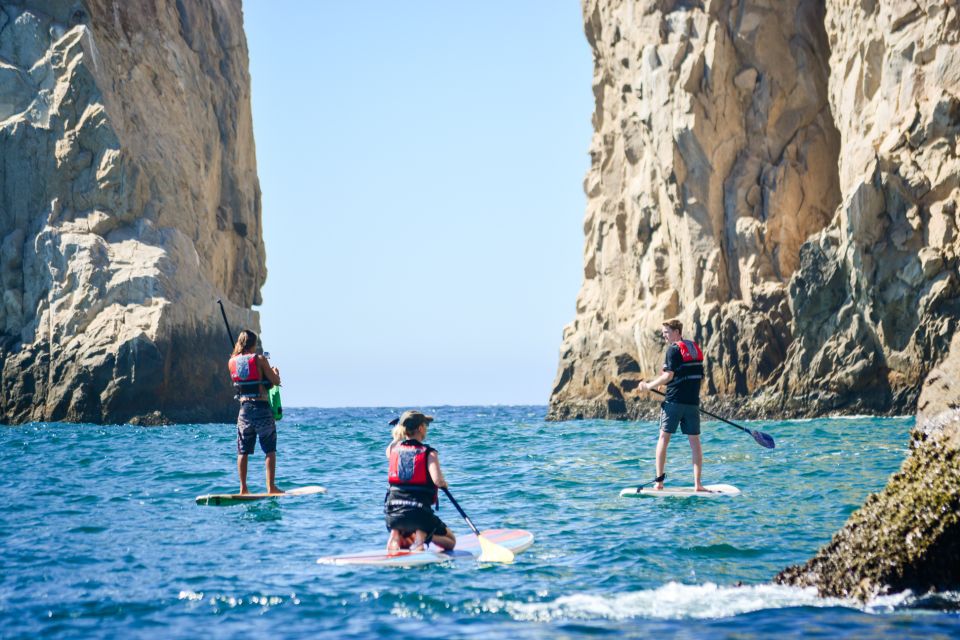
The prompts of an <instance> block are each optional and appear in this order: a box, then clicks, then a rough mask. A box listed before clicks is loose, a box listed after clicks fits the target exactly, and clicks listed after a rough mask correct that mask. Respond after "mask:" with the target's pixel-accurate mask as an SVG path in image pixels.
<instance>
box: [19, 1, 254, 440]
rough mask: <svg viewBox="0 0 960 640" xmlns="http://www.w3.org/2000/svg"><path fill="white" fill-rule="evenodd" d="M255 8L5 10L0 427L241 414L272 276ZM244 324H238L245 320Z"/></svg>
mask: <svg viewBox="0 0 960 640" xmlns="http://www.w3.org/2000/svg"><path fill="white" fill-rule="evenodd" d="M249 92H250V81H249V76H248V72H247V51H246V42H245V38H244V34H243V29H242V15H241V8H240V3H239V2H236V1H235V0H203V1H198V2H190V3H185V2H179V1H176V0H169V1H167V0H138V1H133V0H124V1H123V2H119V1H116V0H84V1H74V2H69V1H65V0H25V1H23V2H3V3H0V167H2V169H0V252H2V253H0V279H2V285H3V299H2V302H0V362H2V372H0V391H2V393H0V420H2V421H4V422H23V421H28V420H68V421H90V422H114V421H116V422H119V421H126V420H129V419H133V418H137V417H139V416H144V415H150V416H153V418H154V419H161V420H162V419H170V420H176V421H195V420H196V421H199V420H213V419H217V420H220V419H229V416H230V415H231V410H232V409H233V407H232V400H231V397H232V392H231V390H230V388H229V381H228V380H226V379H225V359H226V356H227V354H228V353H229V347H230V345H229V343H228V338H227V336H226V332H225V330H224V328H223V325H222V321H221V320H220V318H219V311H218V308H217V306H216V304H215V301H216V299H217V298H219V297H223V298H225V299H228V300H229V302H228V303H227V311H228V313H229V314H230V316H231V320H232V321H233V323H234V325H235V327H242V326H246V327H252V328H256V327H257V324H258V318H257V314H256V313H254V312H252V311H250V310H249V308H250V306H251V305H253V304H257V303H259V302H260V295H259V291H260V287H261V286H262V284H263V282H264V280H265V277H266V274H265V268H264V262H265V260H264V247H263V241H262V236H261V229H260V193H259V186H258V181H257V175H256V164H255V163H256V159H255V151H254V145H253V134H252V120H251V114H250V95H249ZM235 331H236V329H235Z"/></svg>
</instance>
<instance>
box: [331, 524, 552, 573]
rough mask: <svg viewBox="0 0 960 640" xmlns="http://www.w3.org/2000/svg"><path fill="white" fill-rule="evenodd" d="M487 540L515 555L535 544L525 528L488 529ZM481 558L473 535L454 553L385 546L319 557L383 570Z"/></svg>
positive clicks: (336, 562) (461, 540)
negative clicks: (393, 549) (385, 568)
mask: <svg viewBox="0 0 960 640" xmlns="http://www.w3.org/2000/svg"><path fill="white" fill-rule="evenodd" d="M481 533H482V534H483V537H484V538H486V539H487V540H490V541H491V542H494V543H496V544H498V545H500V546H502V547H506V548H507V549H510V550H511V551H513V552H514V553H521V552H523V551H526V550H527V549H529V548H530V545H532V544H533V534H532V533H530V532H529V531H523V530H521V529H488V530H487V531H482V532H481ZM479 557H480V542H479V541H478V540H477V536H476V535H474V534H472V533H471V534H470V535H467V536H464V537H462V538H457V546H456V548H454V550H453V551H442V550H440V548H439V547H435V546H433V545H428V547H427V549H426V551H406V550H401V551H391V552H389V553H388V552H387V551H386V550H385V549H384V548H383V547H381V548H380V549H374V550H373V551H361V552H359V553H349V554H345V555H341V556H327V557H324V558H319V559H318V560H317V564H340V565H374V566H380V567H418V566H422V565H425V564H436V563H438V562H447V561H450V560H474V559H476V558H479Z"/></svg>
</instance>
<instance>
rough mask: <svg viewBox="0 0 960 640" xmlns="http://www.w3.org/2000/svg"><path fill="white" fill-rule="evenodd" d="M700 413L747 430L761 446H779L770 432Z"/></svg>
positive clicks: (662, 394)
mask: <svg viewBox="0 0 960 640" xmlns="http://www.w3.org/2000/svg"><path fill="white" fill-rule="evenodd" d="M650 391H652V392H654V393H655V394H657V395H658V396H666V394H665V393H663V392H662V391H657V390H656V389H650ZM698 408H699V407H698ZM700 413H703V414H706V415H708V416H710V417H711V418H716V419H717V420H719V421H721V422H726V423H727V424H728V425H730V426H731V427H736V428H737V429H740V431H745V432H746V433H749V434H750V435H751V436H753V439H754V440H756V441H757V444H759V445H760V446H761V447H766V448H767V449H773V448H774V447H775V446H777V445H776V444H775V443H774V441H773V436H771V435H770V434H767V433H764V432H762V431H754V430H753V429H747V428H746V427H741V426H740V425H738V424H737V423H736V422H730V421H729V420H727V419H726V418H721V417H720V416H718V415H717V414H715V413H710V412H709V411H706V410H705V409H700Z"/></svg>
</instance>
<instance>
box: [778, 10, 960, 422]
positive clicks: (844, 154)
mask: <svg viewBox="0 0 960 640" xmlns="http://www.w3.org/2000/svg"><path fill="white" fill-rule="evenodd" d="M826 25H827V31H828V33H829V34H830V47H831V58H830V65H831V76H830V101H831V104H832V105H833V113H834V114H835V118H836V122H837V126H838V128H839V130H840V131H841V134H842V138H843V147H842V151H841V154H840V164H839V169H840V186H841V190H842V192H843V202H842V203H841V205H840V207H839V209H838V212H837V218H836V220H835V222H834V223H833V224H832V225H831V227H830V228H829V229H827V230H825V231H823V232H822V233H821V234H820V235H819V236H817V237H815V238H813V239H811V241H810V242H809V243H808V244H807V245H805V246H804V247H803V249H802V250H801V265H802V266H801V268H800V269H799V270H798V272H797V273H796V275H795V277H794V280H793V281H792V282H791V285H790V294H791V301H792V304H791V306H792V310H793V315H794V319H795V324H794V329H793V333H794V336H795V338H796V339H795V340H794V342H793V344H792V345H791V347H790V353H789V355H788V363H787V365H786V366H785V368H784V370H785V375H784V378H783V379H782V380H781V384H780V386H779V391H780V393H781V394H782V398H783V401H784V405H785V409H786V412H787V413H806V412H811V411H816V412H826V411H846V412H894V413H907V412H910V411H911V410H913V409H914V407H915V406H916V398H917V394H918V392H919V389H920V386H921V383H922V381H923V379H924V376H925V375H926V374H927V372H928V371H929V370H930V367H932V366H933V365H934V364H936V362H938V361H939V360H940V359H941V358H942V357H943V355H944V354H945V353H946V352H947V347H948V346H949V342H950V339H951V336H952V335H953V332H954V330H955V328H956V319H957V317H958V311H960V307H958V302H960V300H958V296H960V288H958V281H957V253H958V242H960V240H958V237H957V206H958V203H960V161H958V155H960V147H958V132H960V46H958V43H960V17H958V8H957V5H956V3H943V2H938V1H934V0H926V1H923V2H910V3H881V2H873V1H867V0H864V1H862V2H842V1H840V0H836V1H832V2H827V20H826Z"/></svg>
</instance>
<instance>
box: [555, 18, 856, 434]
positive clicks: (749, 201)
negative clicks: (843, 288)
mask: <svg viewBox="0 0 960 640" xmlns="http://www.w3.org/2000/svg"><path fill="white" fill-rule="evenodd" d="M700 5H703V6H702V7H701V6H700ZM584 16H585V21H586V33H587V39H588V40H589V42H590V44H591V46H592V48H593V52H594V60H595V72H594V83H593V88H594V95H595V96H596V108H595V112H594V128H595V134H594V139H593V143H592V145H591V158H592V163H591V168H590V171H589V172H588V174H587V177H586V181H585V190H586V192H587V195H588V204H587V213H586V219H585V221H584V232H585V234H586V249H585V255H584V265H585V266H584V282H583V287H582V289H581V291H580V295H579V296H578V298H577V315H576V319H575V320H574V321H573V323H572V324H570V325H568V326H567V327H566V328H565V330H564V339H563V346H562V347H561V356H560V368H559V372H558V375H557V380H556V382H555V385H554V390H553V393H552V395H551V398H550V416H551V417H552V418H555V419H563V418H569V417H577V416H595V415H600V416H611V417H617V416H625V415H636V414H637V413H638V412H639V411H641V408H640V407H639V406H638V405H637V404H636V402H635V400H633V399H632V398H631V397H630V396H629V395H628V396H626V397H625V396H624V393H623V392H624V391H630V390H631V389H632V388H634V387H635V385H636V379H637V378H639V377H644V375H646V376H650V375H652V374H655V373H656V372H657V371H658V370H659V368H660V364H661V362H662V357H663V349H664V345H663V344H662V343H661V342H660V339H659V326H660V323H661V322H662V321H663V320H664V319H666V318H669V317H674V316H679V317H680V318H681V319H682V320H683V321H684V324H685V327H686V329H685V332H684V333H685V335H686V336H687V337H691V338H694V339H696V340H698V341H699V342H700V343H701V344H702V345H703V346H704V347H705V350H706V352H707V353H708V355H709V359H708V363H707V381H706V388H707V392H708V393H709V394H711V395H719V396H726V397H731V396H735V395H744V394H750V393H752V392H754V391H756V390H757V389H760V388H765V387H767V386H769V385H771V384H773V383H774V382H775V381H776V380H777V379H778V377H779V375H780V370H781V369H780V367H781V365H782V363H783V361H784V359H785V357H786V353H787V349H788V347H789V345H790V344H791V342H792V334H791V314H790V310H789V307H788V302H787V295H786V294H787V291H786V288H787V283H788V281H789V279H790V277H791V276H792V275H793V274H794V273H795V271H796V270H797V268H798V266H799V255H800V246H801V245H802V243H803V242H804V241H806V239H807V238H808V237H810V235H812V234H814V233H817V232H818V231H820V230H822V229H824V228H825V227H826V226H827V224H828V223H829V221H830V218H831V216H832V215H833V212H834V210H835V209H836V206H837V204H838V203H839V202H840V191H839V181H838V175H837V168H836V167H837V153H838V147H839V135H838V133H837V131H836V129H835V128H834V125H833V119H832V116H831V114H830V109H829V107H828V101H827V97H828V96H827V76H828V55H829V48H828V44H827V37H826V33H825V31H824V16H823V13H822V7H821V3H818V2H816V1H814V0H789V1H786V2H784V1H780V0H769V1H750V2H747V1H743V2H736V1H732V0H731V1H727V2H717V1H714V2H705V3H688V2H675V1H670V0H646V1H629V0H585V1H584Z"/></svg>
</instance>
